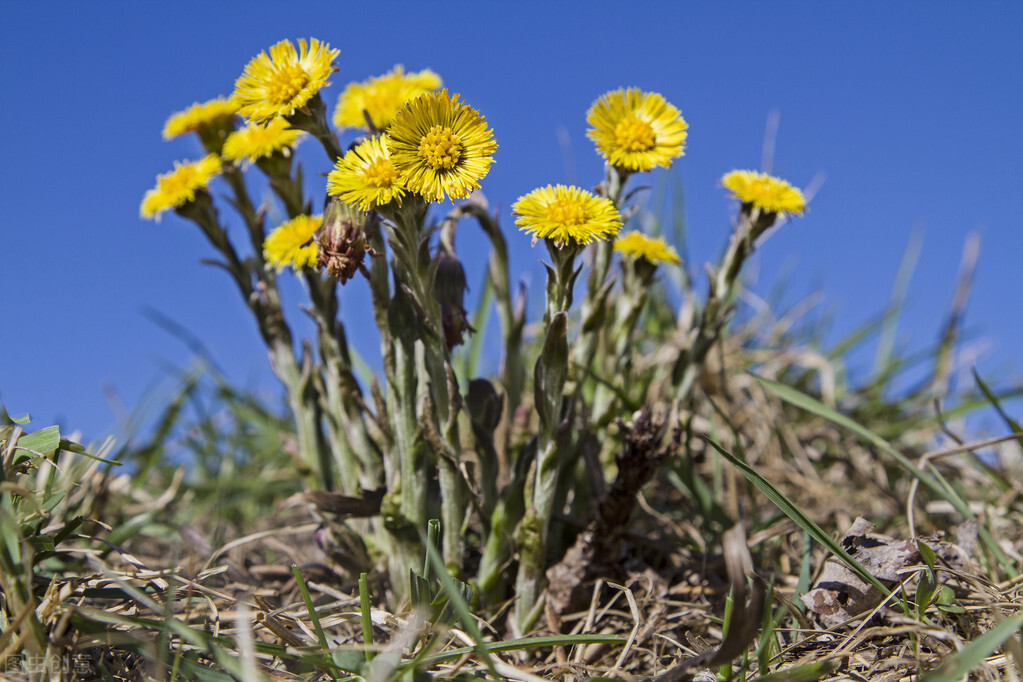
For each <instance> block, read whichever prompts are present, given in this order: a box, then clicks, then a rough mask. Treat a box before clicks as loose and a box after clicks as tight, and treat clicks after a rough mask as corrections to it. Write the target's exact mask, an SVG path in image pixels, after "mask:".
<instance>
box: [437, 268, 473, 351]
mask: <svg viewBox="0 0 1023 682" xmlns="http://www.w3.org/2000/svg"><path fill="white" fill-rule="evenodd" d="M467 288H468V287H467V286H466V283H465V268H463V267H462V263H461V261H459V260H458V258H457V257H456V256H455V255H454V254H451V253H448V252H447V251H441V252H440V253H438V254H437V271H436V274H435V275H434V280H433V295H434V296H435V297H436V299H437V303H438V304H440V319H441V325H442V326H443V328H444V341H445V343H446V344H447V347H448V350H451V349H453V348H454V347H455V346H460V345H461V344H463V343H464V342H465V333H466V332H474V331H476V330H475V329H473V328H472V325H471V324H469V319H468V317H467V316H466V312H465V307H464V305H465V290H466V289H467Z"/></svg>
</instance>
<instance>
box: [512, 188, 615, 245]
mask: <svg viewBox="0 0 1023 682" xmlns="http://www.w3.org/2000/svg"><path fill="white" fill-rule="evenodd" d="M512 212H513V213H515V214H516V215H518V216H519V217H518V218H517V219H516V220H515V224H516V225H518V226H519V230H520V231H522V232H531V233H532V234H533V243H534V244H535V243H536V240H537V239H549V240H551V241H552V242H554V243H555V244H556V245H557V246H561V245H563V244H565V243H566V242H567V241H568V240H572V241H574V242H576V243H577V244H589V243H590V242H591V241H593V240H595V239H600V240H603V239H607V238H608V237H609V236H613V235H616V234H618V230H620V229H621V227H622V217H621V215H619V213H618V209H616V208H615V205H614V204H613V203H612V202H611V200H610V199H605V198H604V197H597V196H594V195H592V194H590V193H589V192H587V191H586V190H584V189H579V188H578V187H566V186H565V185H556V186H553V187H552V186H551V185H547V186H546V187H539V188H537V189H534V190H533V191H532V192H530V193H529V194H527V195H525V196H522V197H519V200H518V201H516V202H515V203H514V204H512Z"/></svg>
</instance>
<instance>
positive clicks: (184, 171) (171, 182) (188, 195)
mask: <svg viewBox="0 0 1023 682" xmlns="http://www.w3.org/2000/svg"><path fill="white" fill-rule="evenodd" d="M219 172H220V157H219V156H217V155H216V154H208V155H207V156H205V157H204V158H202V159H199V160H198V161H193V162H185V163H178V162H176V161H175V162H174V170H172V171H171V172H169V173H164V174H162V175H158V176H157V177H156V187H154V188H153V189H151V190H149V191H148V192H146V195H145V196H144V197H143V198H142V206H141V207H140V208H139V214H140V215H141V216H142V217H143V218H155V219H156V220H159V219H160V214H161V213H163V212H164V211H166V210H168V209H171V208H177V207H179V206H184V205H185V204H187V203H188V202H190V201H194V200H195V193H196V192H198V191H200V190H204V189H206V187H207V186H208V185H209V183H210V179H211V178H213V176H215V175H217V174H218V173H219Z"/></svg>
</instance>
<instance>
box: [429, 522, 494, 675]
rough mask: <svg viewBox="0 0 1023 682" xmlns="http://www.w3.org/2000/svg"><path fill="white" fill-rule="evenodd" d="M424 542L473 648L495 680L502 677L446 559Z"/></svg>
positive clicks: (432, 564) (435, 570)
mask: <svg viewBox="0 0 1023 682" xmlns="http://www.w3.org/2000/svg"><path fill="white" fill-rule="evenodd" d="M423 539H424V541H425V542H424V543H423V544H425V545H426V558H427V561H429V563H430V565H431V566H432V567H433V570H434V572H435V573H436V574H437V577H438V578H439V579H440V583H441V585H442V586H443V588H444V591H445V592H446V593H447V595H448V600H449V601H450V603H451V604H452V605H453V606H454V607H455V613H457V614H458V618H459V620H461V621H462V625H463V626H465V629H466V632H468V634H469V636H470V637H472V640H473V641H474V642H476V646H475V647H473V650H475V651H476V653H477V654H479V657H480V658H481V659H483V663H484V664H485V665H486V666H487V669H488V670H489V671H490V674H491V675H493V676H494V679H495V680H499V679H501V676H500V675H498V674H497V668H495V667H494V660H493V658H491V656H490V648H489V645H488V644H487V642H485V641H483V633H482V632H480V628H479V625H477V624H476V618H475V617H474V616H473V615H472V611H470V610H469V605H468V604H467V603H466V601H465V599H463V598H462V591H461V590H460V589H459V588H458V585H456V584H455V581H454V579H453V578H452V577H451V575H450V574H449V573H448V569H447V566H445V565H444V560H443V559H441V558H440V554H439V553H438V552H437V548H436V547H434V546H433V544H431V543H430V542H429V541H428V540H426V538H423Z"/></svg>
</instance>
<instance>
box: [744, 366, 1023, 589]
mask: <svg viewBox="0 0 1023 682" xmlns="http://www.w3.org/2000/svg"><path fill="white" fill-rule="evenodd" d="M753 378H754V379H756V380H757V383H759V384H760V386H761V387H763V388H764V390H766V391H768V392H770V393H773V394H774V395H776V396H778V397H779V398H781V399H782V400H784V401H785V402H787V403H789V404H790V405H794V406H796V407H798V408H800V409H803V410H806V411H807V412H810V413H812V414H816V415H817V416H819V417H823V418H825V419H827V420H828V421H831V422H833V423H835V424H837V425H838V426H841V427H843V428H846V429H848V430H849V431H852V432H853V433H855V434H856V435H857V436H859V437H860V438H863V439H864V440H866V441H867V442H869V443H870V444H872V445H874V446H875V447H877V448H878V449H880V450H882V451H884V452H885V453H887V454H888V456H890V457H891V458H892V459H894V460H895V461H896V462H898V463H899V465H901V466H902V467H903V468H904V469H905V470H906V471H908V472H909V473H911V474H912V475H913V476H915V477H916V478H918V479H919V480H920V482H921V483H923V484H924V485H926V486H927V487H928V488H930V489H931V490H932V491H934V493H935V494H936V495H937V496H938V497H940V498H941V499H943V500H945V501H946V502H948V503H949V504H951V505H952V507H953V508H954V509H955V510H956V511H957V512H959V514H960V515H962V516H963V518H965V519H966V520H968V521H977V517H976V516H975V515H974V513H973V512H972V511H970V508H969V507H968V506H967V505H966V502H964V501H963V499H962V498H961V497H959V494H958V493H956V492H955V491H954V490H952V489H951V488H947V487H945V486H944V485H942V483H941V482H940V481H938V480H936V479H935V478H934V477H933V476H931V475H930V474H928V473H927V472H925V471H924V470H923V469H921V468H920V467H918V466H917V465H916V464H914V463H913V462H912V461H910V459H909V458H908V457H906V456H905V455H903V454H902V453H901V452H899V451H898V450H896V449H895V448H894V447H892V445H891V444H890V443H889V442H888V441H886V440H885V439H883V438H881V437H880V436H878V435H876V434H874V433H872V432H871V431H870V430H868V429H866V428H864V427H863V426H860V425H859V424H857V423H856V422H854V421H853V420H852V419H849V417H846V416H845V415H844V414H841V413H840V412H836V411H835V410H832V409H831V408H830V407H827V406H826V405H824V404H822V403H821V402H819V401H817V400H815V399H814V398H811V397H810V396H808V395H806V394H804V393H800V392H799V391H797V390H795V389H794V388H791V387H789V386H786V385H785V384H782V383H779V382H777V381H771V380H770V379H766V378H764V377H761V376H757V375H756V374H753ZM978 525H979V534H980V537H981V540H983V541H984V544H985V545H986V546H987V548H988V549H989V550H990V551H991V553H992V554H993V555H994V556H995V557H996V558H997V559H998V563H1000V564H1001V566H1002V569H1003V570H1005V571H1006V573H1008V574H1012V575H1014V568H1013V565H1012V562H1011V561H1009V558H1008V557H1007V556H1006V555H1005V552H1004V551H1002V548H1001V547H999V546H998V543H997V542H996V541H995V538H994V536H993V535H991V531H990V530H989V529H988V527H987V526H986V525H984V524H981V523H979V522H978Z"/></svg>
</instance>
